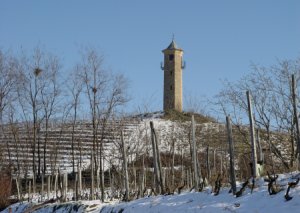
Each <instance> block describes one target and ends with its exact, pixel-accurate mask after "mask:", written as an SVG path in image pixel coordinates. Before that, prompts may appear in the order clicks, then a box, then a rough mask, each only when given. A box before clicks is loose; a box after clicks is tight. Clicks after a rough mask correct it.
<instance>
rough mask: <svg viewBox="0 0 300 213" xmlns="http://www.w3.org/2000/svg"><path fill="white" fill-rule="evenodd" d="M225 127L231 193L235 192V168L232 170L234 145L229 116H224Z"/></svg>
mask: <svg viewBox="0 0 300 213" xmlns="http://www.w3.org/2000/svg"><path fill="white" fill-rule="evenodd" d="M226 127H227V135H228V143H229V157H230V184H231V189H232V193H233V194H235V193H236V181H235V170H234V146H233V140H232V127H231V120H230V116H226Z"/></svg>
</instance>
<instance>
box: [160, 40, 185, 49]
mask: <svg viewBox="0 0 300 213" xmlns="http://www.w3.org/2000/svg"><path fill="white" fill-rule="evenodd" d="M165 50H181V51H182V49H181V48H179V47H178V45H177V44H176V43H175V41H174V39H173V40H172V42H171V43H170V44H169V46H168V47H167V48H166V49H165ZM163 51H164V50H163Z"/></svg>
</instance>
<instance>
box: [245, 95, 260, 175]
mask: <svg viewBox="0 0 300 213" xmlns="http://www.w3.org/2000/svg"><path fill="white" fill-rule="evenodd" d="M246 94H247V101H248V113H249V122H250V135H251V149H252V176H253V179H255V178H256V177H257V176H258V175H257V155H256V141H255V131H254V119H253V113H252V102H251V94H250V92H249V91H247V92H246Z"/></svg>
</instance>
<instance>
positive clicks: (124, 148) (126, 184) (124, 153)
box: [121, 131, 129, 201]
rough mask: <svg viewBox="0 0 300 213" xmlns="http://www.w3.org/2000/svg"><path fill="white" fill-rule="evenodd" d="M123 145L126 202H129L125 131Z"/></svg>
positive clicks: (122, 138)
mask: <svg viewBox="0 0 300 213" xmlns="http://www.w3.org/2000/svg"><path fill="white" fill-rule="evenodd" d="M121 143H122V153H123V169H124V178H125V201H129V180H128V168H127V154H126V151H127V148H126V146H125V142H124V136H123V131H121Z"/></svg>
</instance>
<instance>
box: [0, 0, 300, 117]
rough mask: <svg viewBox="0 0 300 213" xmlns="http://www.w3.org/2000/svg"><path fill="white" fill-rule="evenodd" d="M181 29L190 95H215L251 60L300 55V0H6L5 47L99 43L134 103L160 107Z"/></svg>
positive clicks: (74, 51) (0, 22) (1, 24)
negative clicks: (169, 50)
mask: <svg viewBox="0 0 300 213" xmlns="http://www.w3.org/2000/svg"><path fill="white" fill-rule="evenodd" d="M173 33H174V34H175V40H176V42H177V44H178V45H179V46H180V47H181V48H182V49H183V50H184V60H185V61H186V63H187V67H186V69H185V70H184V73H183V89H184V97H187V96H193V97H203V96H206V97H208V98H211V97H213V96H214V95H215V94H216V93H218V91H219V90H220V89H221V88H222V83H221V81H220V79H225V78H227V79H229V80H231V81H234V80H237V79H239V78H240V77H241V76H243V75H245V74H246V73H247V72H249V71H250V66H249V65H250V63H251V62H254V63H258V64H261V65H265V66H269V65H272V64H275V63H276V60H277V59H295V58H297V57H299V56H300V46H299V44H300V1H299V0H288V1H287V0H281V1H279V0H251V1H250V0H249V1H246V0H245V1H241V0H232V1H231V0H227V1H225V0H219V1H216V0H206V1H202V0H194V1H182V0H148V1H142V0H135V1H134V0H123V1H121V0H119V1H117V0H110V1H108V0H107V1H100V0H98V1H95V0H94V1H88V0H86V1H83V0H82V1H77V0H64V1H62V0H51V1H50V0H48V1H40V0H35V1H33V0H26V1H24V0H19V1H15V0H1V1H0V47H1V48H4V49H12V50H18V49H20V47H21V46H22V47H24V48H25V49H28V50H30V49H32V48H34V47H36V46H37V45H38V44H40V45H43V46H44V47H45V48H46V49H47V50H48V51H51V52H53V53H54V54H56V55H58V56H61V57H62V58H63V64H64V69H66V70H67V69H69V68H70V67H71V66H72V64H74V62H75V61H76V60H77V57H78V50H79V49H80V47H81V46H84V45H90V46H95V47H97V48H99V49H100V50H101V51H102V53H103V54H104V55H105V64H106V66H107V67H110V68H111V69H112V70H114V71H116V72H121V73H124V74H125V76H127V77H128V78H129V80H130V94H131V96H132V98H133V100H132V101H131V103H130V105H129V110H130V111H132V110H134V109H136V108H137V106H139V105H142V104H143V103H147V104H148V106H149V107H150V109H151V110H161V109H162V96H163V90H162V89H163V73H162V71H161V69H160V62H161V61H162V60H163V55H162V52H161V50H162V49H164V48H166V47H167V46H168V45H169V43H170V42H171V39H172V34H173Z"/></svg>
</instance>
